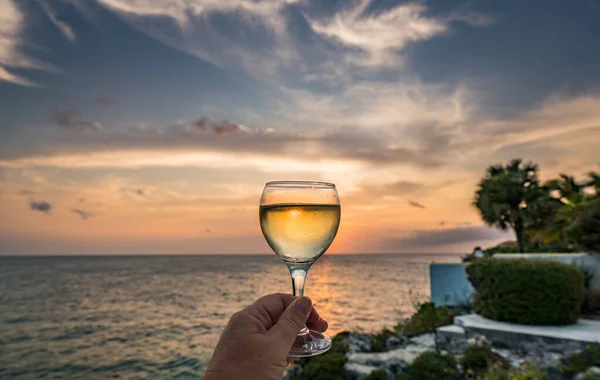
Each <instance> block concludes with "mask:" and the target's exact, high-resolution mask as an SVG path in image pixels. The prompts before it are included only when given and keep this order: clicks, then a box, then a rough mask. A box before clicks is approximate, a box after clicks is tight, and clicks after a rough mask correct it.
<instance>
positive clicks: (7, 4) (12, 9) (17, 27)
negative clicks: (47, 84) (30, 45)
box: [0, 0, 60, 87]
mask: <svg viewBox="0 0 600 380" xmlns="http://www.w3.org/2000/svg"><path fill="white" fill-rule="evenodd" d="M25 24H26V17H25V15H24V14H23V12H22V11H21V9H20V7H19V6H18V5H17V2H16V1H13V0H3V1H0V81H4V82H9V83H13V84H16V85H21V86H29V87H40V86H42V85H41V84H39V83H36V82H34V81H31V80H29V79H27V78H24V77H22V76H19V75H17V74H13V73H11V72H10V71H9V70H8V69H7V68H8V67H15V68H19V69H32V70H42V71H48V72H54V73H58V72H60V70H59V69H58V68H57V67H55V66H53V65H51V64H49V63H45V62H41V61H39V60H36V59H33V58H31V57H28V56H26V55H24V54H23V53H21V51H20V50H19V48H20V45H21V44H23V41H22V39H21V34H22V32H23V29H24V27H25Z"/></svg>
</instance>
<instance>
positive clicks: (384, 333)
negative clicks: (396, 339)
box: [369, 328, 396, 352]
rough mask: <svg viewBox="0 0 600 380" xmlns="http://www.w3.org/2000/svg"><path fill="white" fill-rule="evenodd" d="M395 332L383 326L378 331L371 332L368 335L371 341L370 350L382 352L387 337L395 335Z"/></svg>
mask: <svg viewBox="0 0 600 380" xmlns="http://www.w3.org/2000/svg"><path fill="white" fill-rule="evenodd" d="M395 335H396V334H395V333H394V332H393V331H392V330H390V329H387V328H384V329H383V330H381V331H380V332H378V333H376V334H373V335H371V336H370V337H369V341H370V343H371V351H373V352H382V351H385V349H386V348H387V346H386V341H387V340H388V338H390V337H392V336H395Z"/></svg>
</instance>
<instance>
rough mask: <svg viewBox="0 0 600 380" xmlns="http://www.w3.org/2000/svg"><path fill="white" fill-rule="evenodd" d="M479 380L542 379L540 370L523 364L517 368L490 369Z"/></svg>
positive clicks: (529, 364) (531, 365)
mask: <svg viewBox="0 0 600 380" xmlns="http://www.w3.org/2000/svg"><path fill="white" fill-rule="evenodd" d="M479 379H480V380H539V379H544V373H543V372H542V370H541V369H540V368H539V367H538V366H536V365H535V364H532V363H523V364H522V365H521V366H520V367H519V368H501V367H491V368H489V369H488V371H487V372H486V373H485V374H484V375H483V376H482V377H480V378H479Z"/></svg>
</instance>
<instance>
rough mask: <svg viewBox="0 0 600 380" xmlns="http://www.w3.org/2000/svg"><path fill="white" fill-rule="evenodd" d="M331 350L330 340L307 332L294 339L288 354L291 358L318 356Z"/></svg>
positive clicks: (324, 336)
mask: <svg viewBox="0 0 600 380" xmlns="http://www.w3.org/2000/svg"><path fill="white" fill-rule="evenodd" d="M330 348H331V338H330V337H329V336H327V335H325V334H322V333H320V332H317V331H313V330H307V332H306V333H304V334H302V333H301V334H300V335H298V336H297V337H296V341H295V342H294V345H293V346H292V348H291V349H290V353H289V354H288V356H289V357H291V358H304V357H307V356H315V355H320V354H322V353H324V352H327V351H328V350H329V349H330Z"/></svg>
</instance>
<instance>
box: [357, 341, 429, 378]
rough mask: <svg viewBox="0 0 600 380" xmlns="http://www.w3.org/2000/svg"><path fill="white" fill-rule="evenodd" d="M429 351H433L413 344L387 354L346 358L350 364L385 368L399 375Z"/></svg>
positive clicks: (358, 354) (363, 353) (377, 353)
mask: <svg viewBox="0 0 600 380" xmlns="http://www.w3.org/2000/svg"><path fill="white" fill-rule="evenodd" d="M429 350H431V348H430V347H427V346H420V345H416V344H411V345H408V346H406V347H403V348H399V349H396V350H392V351H387V352H369V353H365V352H361V353H358V352H356V353H349V354H347V355H346V357H347V359H348V363H357V364H361V365H366V366H373V367H377V368H385V369H388V370H389V371H390V372H393V373H398V372H399V371H401V370H402V369H404V368H405V367H407V366H408V365H409V364H410V363H412V362H413V361H414V360H415V358H416V357H417V356H419V355H421V354H422V353H423V352H425V351H429Z"/></svg>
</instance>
